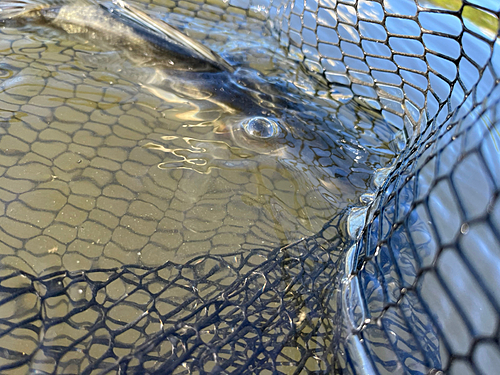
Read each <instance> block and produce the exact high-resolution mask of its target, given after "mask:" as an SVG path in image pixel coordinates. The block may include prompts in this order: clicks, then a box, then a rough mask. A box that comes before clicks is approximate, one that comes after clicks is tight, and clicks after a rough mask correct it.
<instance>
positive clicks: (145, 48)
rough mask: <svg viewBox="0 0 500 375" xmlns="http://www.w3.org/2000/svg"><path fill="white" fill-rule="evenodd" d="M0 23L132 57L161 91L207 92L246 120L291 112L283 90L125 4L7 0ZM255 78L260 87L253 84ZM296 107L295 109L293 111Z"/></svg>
mask: <svg viewBox="0 0 500 375" xmlns="http://www.w3.org/2000/svg"><path fill="white" fill-rule="evenodd" d="M0 21H3V22H21V23H22V22H31V23H34V24H40V25H48V26H51V27H53V28H56V29H59V30H63V31H65V32H66V33H68V34H71V35H74V36H80V37H83V38H85V39H86V40H91V41H92V40H93V41H96V42H98V43H101V44H103V43H104V44H108V45H110V46H113V47H114V48H122V49H124V50H128V51H129V52H130V53H129V54H128V57H130V58H131V59H132V60H136V62H137V64H140V65H142V66H150V67H154V69H155V74H150V75H149V77H143V82H140V83H142V84H143V85H145V84H149V85H152V86H155V87H156V88H158V89H163V90H164V91H171V90H170V88H171V86H179V85H180V84H182V85H184V86H185V87H184V89H185V90H189V91H199V92H207V93H209V95H210V96H211V97H212V98H211V99H210V100H211V101H216V102H217V103H219V104H222V106H223V107H226V108H229V111H231V109H233V112H239V113H244V114H246V115H247V116H260V117H277V116H279V115H280V111H279V109H288V108H295V107H296V104H297V103H296V102H294V101H293V100H290V98H287V97H286V94H285V92H284V90H282V89H281V88H279V87H273V86H272V85H266V84H265V82H264V81H263V80H262V79H259V78H258V77H255V76H254V75H253V72H252V73H250V74H248V71H245V70H244V69H238V70H237V71H235V70H236V69H235V68H234V67H233V66H231V65H230V64H229V63H228V62H227V61H226V60H224V59H223V58H222V57H221V56H220V55H218V54H217V53H215V52H213V51H212V50H211V49H209V48H208V47H206V46H205V45H203V44H202V43H200V42H198V41H196V40H194V39H193V38H190V37H189V36H188V35H186V34H185V33H183V32H181V31H180V30H179V29H177V28H176V27H174V26H171V25H169V24H168V23H166V22H164V21H163V20H160V19H157V18H154V17H152V16H149V15H147V14H146V13H144V12H143V11H141V10H140V9H138V8H137V7H135V6H133V5H131V4H128V3H126V2H124V1H123V0H112V1H104V2H100V1H95V0H31V1H30V0H11V1H4V2H0ZM256 78H257V80H259V81H260V82H258V84H256V83H255V81H256ZM296 109H297V108H296Z"/></svg>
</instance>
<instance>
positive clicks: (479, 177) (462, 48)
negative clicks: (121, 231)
mask: <svg viewBox="0 0 500 375" xmlns="http://www.w3.org/2000/svg"><path fill="white" fill-rule="evenodd" d="M162 5H163V6H166V7H167V8H171V9H173V10H177V11H179V12H183V13H188V12H191V13H192V15H193V16H196V17H201V18H203V17H205V18H208V17H212V18H213V17H220V18H222V17H224V11H223V10H228V9H229V8H238V9H242V13H244V14H246V16H248V17H253V16H257V17H259V18H262V19H267V22H268V25H269V28H270V30H272V31H273V33H275V35H276V37H277V38H279V40H280V42H281V44H282V45H283V47H284V48H286V49H287V50H288V51H289V56H290V58H293V59H297V60H300V61H302V62H303V63H304V65H305V66H306V67H307V68H308V69H310V70H311V71H314V72H316V74H321V75H324V77H325V78H326V79H327V80H328V81H329V82H331V83H332V90H333V91H332V93H333V94H334V95H335V93H338V94H339V95H342V97H346V95H347V96H349V95H353V96H356V97H358V98H360V100H361V101H364V102H365V103H367V105H369V106H371V107H375V108H379V109H380V110H381V111H382V113H383V115H384V116H385V118H386V119H387V120H388V121H389V122H390V123H391V124H393V125H394V126H395V127H398V128H399V129H400V131H401V133H402V134H404V136H405V138H406V139H407V146H406V148H405V150H404V151H403V152H402V153H401V154H400V155H399V156H398V158H397V159H396V160H395V162H394V164H393V166H392V167H391V168H389V169H387V170H386V178H385V179H384V180H383V181H381V182H380V184H379V185H380V188H379V190H378V192H377V194H375V195H374V197H373V200H371V201H370V202H369V203H368V204H366V205H361V204H360V205H359V207H356V208H355V209H352V210H350V211H349V212H345V213H343V214H342V215H338V216H336V217H335V218H333V219H332V220H331V221H330V222H329V223H327V224H326V225H325V226H324V228H323V230H321V231H320V232H319V233H317V234H316V235H314V236H311V237H309V238H306V239H303V240H300V241H297V242H295V243H291V244H289V245H288V246H285V247H281V248H276V249H275V250H274V251H268V250H264V249H259V248H256V249H254V250H252V251H250V252H249V251H247V252H245V253H235V254H228V255H220V256H219V255H206V256H200V257H198V258H195V259H192V260H191V261H189V262H187V263H183V264H176V263H175V262H171V261H169V262H166V263H165V264H163V265H161V266H158V267H146V266H127V265H124V266H121V267H118V268H109V269H93V270H91V271H74V270H72V271H57V272H55V273H52V274H49V275H44V276H36V275H34V274H32V273H30V272H28V271H25V270H22V267H19V268H18V270H15V269H16V263H15V261H13V260H12V259H11V261H10V265H11V267H10V268H5V269H4V270H3V271H2V276H1V279H0V280H1V282H0V296H1V300H0V306H1V307H0V337H1V340H0V371H1V372H2V373H6V374H8V373H20V372H22V373H25V372H26V373H33V374H51V373H67V374H75V373H82V374H99V373H103V374H104V373H118V372H119V373H140V374H143V373H149V374H167V373H175V374H182V373H210V372H213V373H258V374H267V373H270V374H271V373H287V374H288V373H314V374H319V373H325V374H326V373H342V374H344V373H345V374H351V373H356V374H387V373H391V374H404V373H411V374H428V373H439V371H443V372H449V373H452V374H490V373H494V372H495V369H496V368H497V367H498V366H499V364H500V351H499V349H500V348H499V339H500V336H499V332H498V323H499V317H500V295H499V292H498V286H499V285H500V272H499V270H500V243H499V241H500V201H499V199H498V195H499V189H500V177H499V176H500V150H499V148H500V118H498V114H497V108H500V89H499V88H498V85H497V83H498V77H499V75H500V71H499V69H500V58H499V55H498V51H499V46H498V30H499V16H500V5H497V4H496V3H495V2H494V1H486V0H485V1H476V0H475V1H472V0H471V1H467V0H463V1H461V0H456V1H439V0H419V1H418V2H417V1H416V0H415V1H413V0H407V1H401V0H385V1H382V0H357V1H355V0H345V1H341V0H338V1H335V0H332V1H320V2H319V3H318V2H316V1H314V0H311V1H303V0H301V1H297V2H295V3H294V2H290V3H271V4H269V3H267V2H263V3H258V2H255V3H247V2H245V1H239V0H235V1H230V2H229V4H227V3H218V2H208V3H206V4H200V3H196V2H193V3H188V2H185V4H184V2H179V4H178V5H177V4H173V3H172V5H169V4H168V3H163V4H162ZM150 8H151V9H152V10H154V11H155V12H157V11H161V10H162V9H164V8H162V7H158V6H157V4H155V3H152V4H151V6H150ZM221 9H222V10H221ZM191 13H190V14H191ZM2 225H3V227H7V226H8V222H6V221H5V222H2ZM4 230H5V231H7V230H8V229H5V228H4ZM2 241H3V242H6V243H12V242H13V241H14V239H13V237H9V238H7V236H6V235H4V236H3V240H2ZM9 241H10V242H9ZM13 258H15V257H14V256H13ZM13 269H14V270H13Z"/></svg>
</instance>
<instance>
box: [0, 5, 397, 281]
mask: <svg viewBox="0 0 500 375" xmlns="http://www.w3.org/2000/svg"><path fill="white" fill-rule="evenodd" d="M193 7H194V8H196V7H198V8H197V9H198V13H197V15H198V16H200V14H201V15H205V19H199V18H197V19H194V18H192V17H191V15H192V14H191V13H189V12H190V11H187V10H186V9H190V8H193ZM151 8H152V9H151V10H154V11H156V14H157V15H161V14H165V13H164V12H163V10H164V8H161V9H160V8H155V7H151ZM183 9H184V10H183ZM201 9H205V11H206V12H205V13H202V11H201ZM207 9H208V10H207ZM211 12H212V13H211ZM239 14H240V12H239V11H238V10H237V9H236V8H234V9H232V10H231V9H228V10H226V11H225V13H224V14H223V13H221V12H220V9H219V11H218V10H217V9H216V8H213V9H212V8H210V7H209V8H206V7H205V8H202V7H201V6H200V5H198V4H197V3H194V2H193V3H186V2H181V3H179V6H178V7H176V8H175V10H174V12H173V13H170V14H168V16H165V19H168V20H169V22H171V23H172V24H174V25H176V26H179V27H184V28H185V30H186V32H187V33H188V34H190V35H192V36H193V37H196V38H198V39H201V40H202V39H204V36H208V35H210V38H208V37H206V39H205V40H204V43H206V44H207V45H208V46H209V47H210V48H212V49H213V50H215V51H216V52H218V53H220V54H221V55H222V56H223V57H224V58H225V59H227V60H228V61H229V62H230V63H231V64H233V65H234V66H235V67H236V68H237V74H238V75H239V77H246V79H247V81H248V82H251V83H252V84H253V85H254V87H253V88H251V89H249V90H250V91H251V94H252V95H256V93H257V94H259V92H260V93H268V94H275V93H276V89H275V87H277V86H279V90H278V92H279V93H282V94H279V96H280V97H284V98H286V99H287V100H289V101H290V102H292V103H295V104H296V108H298V109H294V108H287V109H280V110H279V111H278V113H279V115H280V116H279V118H276V128H275V129H273V132H274V131H277V135H276V136H274V135H273V136H269V137H268V136H266V134H269V133H267V132H268V131H269V129H267V130H266V129H264V130H262V129H263V128H262V124H260V125H259V124H257V125H259V126H261V127H260V128H258V129H257V130H255V129H253V128H252V127H254V126H256V125H255V123H251V122H249V121H252V120H251V118H252V117H249V116H248V114H247V113H244V111H243V112H242V111H241V109H238V108H236V109H235V108H234V106H227V105H225V103H224V102H220V101H219V100H214V96H213V95H212V93H211V92H210V91H207V90H200V86H199V84H198V82H196V80H187V81H186V80H184V81H179V80H176V79H175V78H176V77H175V74H174V75H171V74H170V75H169V74H167V75H166V76H165V73H164V71H162V70H159V69H157V68H155V67H154V66H151V65H147V64H146V65H143V66H138V65H137V61H134V62H132V60H131V59H129V55H130V53H129V52H127V51H120V50H110V49H109V46H103V45H100V44H99V43H98V42H96V41H85V40H83V39H82V38H78V37H73V36H68V35H67V34H65V33H63V32H61V31H57V30H53V29H50V28H48V27H43V26H34V25H31V24H26V25H24V26H23V27H22V28H19V27H14V26H13V25H10V26H9V25H6V27H3V28H2V29H0V33H1V37H0V76H1V77H2V83H1V86H0V121H1V122H2V127H1V131H2V138H1V141H0V167H1V170H0V172H1V177H0V200H1V209H2V213H3V215H2V216H1V217H0V228H1V232H0V241H1V242H0V244H1V246H2V250H1V251H0V253H1V255H0V261H1V262H2V268H3V269H4V270H7V269H9V268H14V269H20V270H24V271H27V272H30V273H36V274H40V273H43V272H48V271H53V270H57V269H61V268H63V269H68V270H78V269H92V268H98V267H99V268H101V267H115V266H120V265H122V264H142V265H147V266H155V265H160V264H163V263H164V262H166V261H168V260H175V261H176V262H183V261H186V260H188V259H191V258H193V257H195V256H197V255H202V254H208V253H210V254H228V253H232V252H238V251H244V252H248V251H252V250H253V249H256V248H263V249H272V248H274V247H276V246H280V245H284V244H287V243H289V242H291V241H294V240H297V239H299V238H301V237H304V236H307V235H311V234H314V233H315V232H317V231H318V230H319V229H320V228H321V227H322V226H323V225H324V223H325V222H326V221H328V220H329V219H330V218H332V217H333V216H334V215H335V214H337V213H339V212H340V211H341V210H342V209H344V208H345V207H348V206H350V205H353V204H357V205H359V204H360V197H361V196H362V195H363V194H365V193H370V192H372V191H373V188H374V185H373V181H372V180H373V179H372V177H373V175H374V172H375V171H376V170H378V169H380V168H384V167H387V166H389V164H390V162H391V160H392V158H393V156H394V154H395V152H396V151H397V147H396V145H395V143H394V142H393V140H394V139H395V134H394V131H393V129H392V127H391V126H389V125H388V124H387V123H386V122H385V121H384V120H383V119H382V118H381V117H380V115H379V114H378V113H377V111H375V110H372V109H370V108H367V107H366V106H362V105H360V104H357V103H356V101H355V100H349V99H350V98H341V99H345V100H334V99H333V98H334V97H335V98H337V99H338V95H337V92H336V91H333V92H330V91H329V90H328V89H326V88H325V86H324V85H323V84H321V83H319V82H317V81H316V80H315V79H314V78H312V77H309V76H307V75H306V74H305V73H304V72H303V71H302V69H301V68H300V66H299V65H298V64H295V63H293V62H291V61H290V60H289V59H287V58H286V56H285V55H284V53H283V52H282V51H281V50H280V49H279V45H278V43H277V42H276V41H275V40H274V39H273V38H272V36H271V35H269V33H268V32H267V31H266V28H265V26H264V24H263V23H261V22H260V21H258V20H255V19H251V18H248V19H246V18H242V17H240V15H239ZM158 75H159V76H161V77H162V79H165V77H166V79H167V80H169V81H170V84H169V85H167V86H162V87H159V86H158V84H157V83H158V82H159V81H158ZM273 87H274V88H273ZM250 91H249V92H250ZM271 105H272V102H271ZM271 109H273V108H271ZM248 124H250V128H252V129H250V131H249V129H248V126H249V125H248ZM249 133H251V134H253V135H254V136H251V135H250V136H249ZM255 134H257V136H255ZM273 134H274V133H273ZM262 135H264V136H262Z"/></svg>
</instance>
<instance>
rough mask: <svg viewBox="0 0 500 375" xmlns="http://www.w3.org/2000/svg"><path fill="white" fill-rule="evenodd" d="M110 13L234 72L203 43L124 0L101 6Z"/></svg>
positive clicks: (113, 0)
mask: <svg viewBox="0 0 500 375" xmlns="http://www.w3.org/2000/svg"><path fill="white" fill-rule="evenodd" d="M101 6H103V7H104V8H105V9H107V10H108V11H109V12H110V13H112V14H114V15H115V16H118V17H120V18H122V20H123V19H127V20H128V22H131V23H133V24H135V25H138V26H140V27H142V28H144V29H147V30H150V31H153V32H155V33H156V34H157V35H160V36H162V37H164V38H165V39H166V40H169V41H172V42H173V43H175V44H177V45H179V46H181V47H183V48H184V49H185V50H187V51H189V52H191V53H193V54H195V55H197V56H198V57H199V58H202V59H203V60H205V61H207V62H208V63H210V64H212V65H214V66H216V67H218V68H219V69H222V70H227V71H230V72H232V71H233V70H234V69H233V67H232V66H231V65H229V63H227V62H226V61H225V60H224V59H223V58H222V57H220V56H219V55H218V54H216V53H215V52H213V51H212V50H211V49H210V48H208V47H207V46H205V45H203V44H202V43H200V42H198V41H196V40H194V39H192V38H190V37H189V36H187V35H186V34H184V33H183V32H181V31H180V30H178V29H177V28H175V27H173V26H171V25H169V24H167V23H166V22H164V21H162V20H160V19H155V18H152V17H150V16H148V15H147V14H146V13H144V12H143V11H141V10H139V9H138V8H136V7H134V6H132V5H130V4H128V3H126V2H125V1H123V0H112V1H111V2H106V3H103V4H101Z"/></svg>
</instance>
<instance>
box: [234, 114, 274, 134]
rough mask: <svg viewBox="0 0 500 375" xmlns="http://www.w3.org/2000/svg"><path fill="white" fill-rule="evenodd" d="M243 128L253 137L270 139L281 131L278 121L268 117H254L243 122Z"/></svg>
mask: <svg viewBox="0 0 500 375" xmlns="http://www.w3.org/2000/svg"><path fill="white" fill-rule="evenodd" d="M242 126H243V130H245V133H246V134H247V135H248V136H250V137H251V138H256V139H269V138H274V137H276V136H277V135H278V133H279V126H278V123H277V122H276V121H274V120H272V119H269V118H266V117H252V118H250V119H248V120H246V121H244V122H243V124H242Z"/></svg>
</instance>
